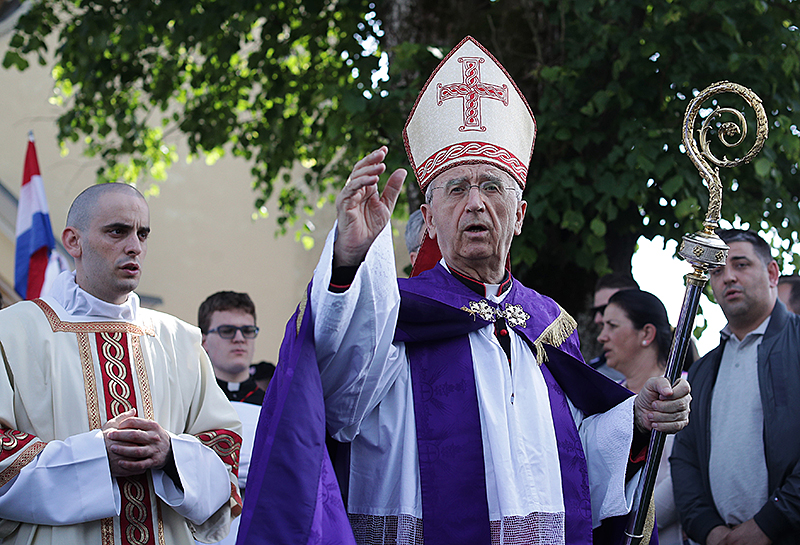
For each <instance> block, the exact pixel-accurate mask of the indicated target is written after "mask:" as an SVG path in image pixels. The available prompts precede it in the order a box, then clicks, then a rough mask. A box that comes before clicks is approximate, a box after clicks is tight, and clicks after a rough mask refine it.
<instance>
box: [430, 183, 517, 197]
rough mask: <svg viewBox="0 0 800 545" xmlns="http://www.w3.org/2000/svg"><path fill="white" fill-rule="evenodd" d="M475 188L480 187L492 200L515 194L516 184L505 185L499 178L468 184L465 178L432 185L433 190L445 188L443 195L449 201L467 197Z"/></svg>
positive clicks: (484, 194) (483, 193)
mask: <svg viewBox="0 0 800 545" xmlns="http://www.w3.org/2000/svg"><path fill="white" fill-rule="evenodd" d="M473 188H476V189H478V190H479V191H480V192H481V195H483V196H484V197H486V198H487V199H492V200H500V199H502V198H503V197H504V196H506V195H510V194H513V193H514V192H515V191H516V188H515V187H514V186H504V185H503V184H502V183H501V182H500V181H498V180H486V181H485V182H481V183H480V184H477V185H471V184H468V183H467V182H465V181H463V180H452V181H450V182H447V183H446V184H444V185H440V186H437V187H432V188H431V191H433V190H436V189H441V190H443V191H442V195H443V196H444V198H445V199H447V201H449V202H458V201H461V200H462V199H465V198H466V197H467V195H469V192H470V190H472V189H473Z"/></svg>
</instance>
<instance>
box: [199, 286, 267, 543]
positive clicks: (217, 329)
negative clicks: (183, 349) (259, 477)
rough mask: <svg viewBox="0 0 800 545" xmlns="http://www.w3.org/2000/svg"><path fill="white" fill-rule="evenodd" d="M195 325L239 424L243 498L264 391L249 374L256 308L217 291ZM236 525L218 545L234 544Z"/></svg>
mask: <svg viewBox="0 0 800 545" xmlns="http://www.w3.org/2000/svg"><path fill="white" fill-rule="evenodd" d="M197 325H198V326H199V327H200V333H202V335H203V348H205V350H206V352H207V353H208V357H209V359H211V365H212V367H213V368H214V375H215V376H216V377H217V384H218V385H219V387H220V388H221V389H222V391H223V392H224V393H225V395H226V396H227V398H228V400H229V401H230V402H231V405H233V408H234V409H235V410H236V414H237V415H238V416H239V420H241V421H242V448H241V450H240V451H239V490H240V491H241V494H242V497H245V491H246V487H247V476H248V473H249V471H250V459H251V457H252V453H253V443H254V442H255V435H256V426H257V425H258V415H259V413H260V411H261V403H262V402H263V401H264V389H263V388H261V387H260V386H259V385H258V383H257V382H256V379H255V377H254V376H252V375H251V373H250V366H251V364H252V363H253V353H254V352H255V349H256V337H257V336H258V327H257V326H256V306H255V304H254V303H253V300H252V299H251V298H250V296H249V295H248V294H246V293H238V292H235V291H218V292H217V293H214V294H212V295H209V296H208V297H207V298H206V300H205V301H203V302H202V303H201V304H200V308H199V309H198V310H197ZM239 522H240V521H239V519H236V520H234V521H233V524H232V525H231V532H230V534H229V535H228V537H227V538H225V539H224V540H223V541H221V542H220V543H221V544H222V545H233V544H234V543H236V534H237V532H238V530H239Z"/></svg>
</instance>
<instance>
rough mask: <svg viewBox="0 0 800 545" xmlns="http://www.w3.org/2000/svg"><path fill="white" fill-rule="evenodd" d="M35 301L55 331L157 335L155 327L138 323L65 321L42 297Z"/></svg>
mask: <svg viewBox="0 0 800 545" xmlns="http://www.w3.org/2000/svg"><path fill="white" fill-rule="evenodd" d="M33 302H34V303H36V304H37V305H39V308H41V309H42V312H44V314H45V316H46V317H47V321H48V322H50V327H51V328H52V330H53V331H54V332H59V331H60V332H67V333H100V332H103V331H108V332H115V331H122V332H124V333H131V334H133V335H149V336H150V337H155V336H156V331H155V329H154V328H153V327H139V326H138V325H134V324H129V323H127V322H64V321H62V320H61V319H60V318H59V317H58V315H57V314H56V311H54V310H53V309H52V308H50V305H48V304H47V303H45V302H44V301H42V300H41V299H34V300H33Z"/></svg>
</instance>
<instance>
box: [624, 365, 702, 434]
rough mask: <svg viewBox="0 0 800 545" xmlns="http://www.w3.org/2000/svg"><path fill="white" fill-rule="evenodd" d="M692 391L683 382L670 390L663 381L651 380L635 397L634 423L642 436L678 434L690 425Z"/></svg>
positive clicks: (680, 381) (661, 378)
mask: <svg viewBox="0 0 800 545" xmlns="http://www.w3.org/2000/svg"><path fill="white" fill-rule="evenodd" d="M690 392H691V388H690V387H689V383H688V382H686V380H685V379H683V378H682V379H680V380H678V382H676V383H675V385H674V386H670V383H669V380H667V379H666V377H652V378H650V379H648V380H647V382H646V383H645V384H644V388H642V390H641V391H640V392H639V393H638V394H637V395H636V400H635V402H634V422H635V424H636V427H637V428H638V429H639V430H641V431H644V432H647V431H650V430H657V431H663V432H664V433H678V432H679V431H681V430H682V429H683V428H685V427H686V424H688V423H689V404H690V402H691V401H692V395H691V393H690Z"/></svg>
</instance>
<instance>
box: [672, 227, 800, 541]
mask: <svg viewBox="0 0 800 545" xmlns="http://www.w3.org/2000/svg"><path fill="white" fill-rule="evenodd" d="M719 235H720V237H721V238H722V240H723V241H725V243H726V244H728V246H730V251H729V253H728V261H727V264H726V265H725V266H724V267H720V268H719V269H716V270H715V271H713V272H712V274H711V287H712V289H713V291H714V296H715V298H716V300H717V302H718V303H719V304H720V306H721V307H722V310H723V311H724V313H725V317H726V318H727V319H728V324H727V325H726V326H725V328H724V329H723V330H722V332H721V337H722V339H721V342H720V345H719V346H718V347H717V348H716V349H714V350H713V351H711V352H710V353H708V354H707V355H706V356H704V357H703V358H702V359H700V360H698V361H697V362H696V363H695V364H694V365H693V366H692V369H691V371H690V373H689V382H690V383H691V384H692V396H693V402H692V419H691V421H690V422H689V425H688V426H687V427H686V428H685V429H684V430H683V431H682V432H681V433H680V434H678V435H677V436H676V438H675V447H674V448H673V451H672V456H671V458H670V462H671V464H672V479H673V486H674V490H675V503H676V504H677V507H678V511H679V512H680V516H681V523H682V524H683V528H684V530H685V531H686V533H687V534H688V535H689V537H691V538H692V539H693V540H695V541H697V542H699V543H706V544H708V545H716V544H718V543H722V544H732V543H747V544H760V543H764V544H768V543H778V544H794V543H800V464H798V462H800V415H799V414H798V411H797V405H796V402H795V396H796V392H798V391H800V316H796V315H793V314H790V313H789V312H787V311H786V308H785V307H784V306H783V303H781V302H780V301H778V300H777V292H778V290H777V286H778V277H779V270H778V264H777V263H776V262H775V261H774V260H773V259H772V254H771V252H770V247H769V245H768V244H767V243H766V242H765V241H764V240H763V239H762V238H760V237H759V236H758V235H757V234H756V233H754V232H752V231H741V230H729V231H722V232H720V233H719Z"/></svg>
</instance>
